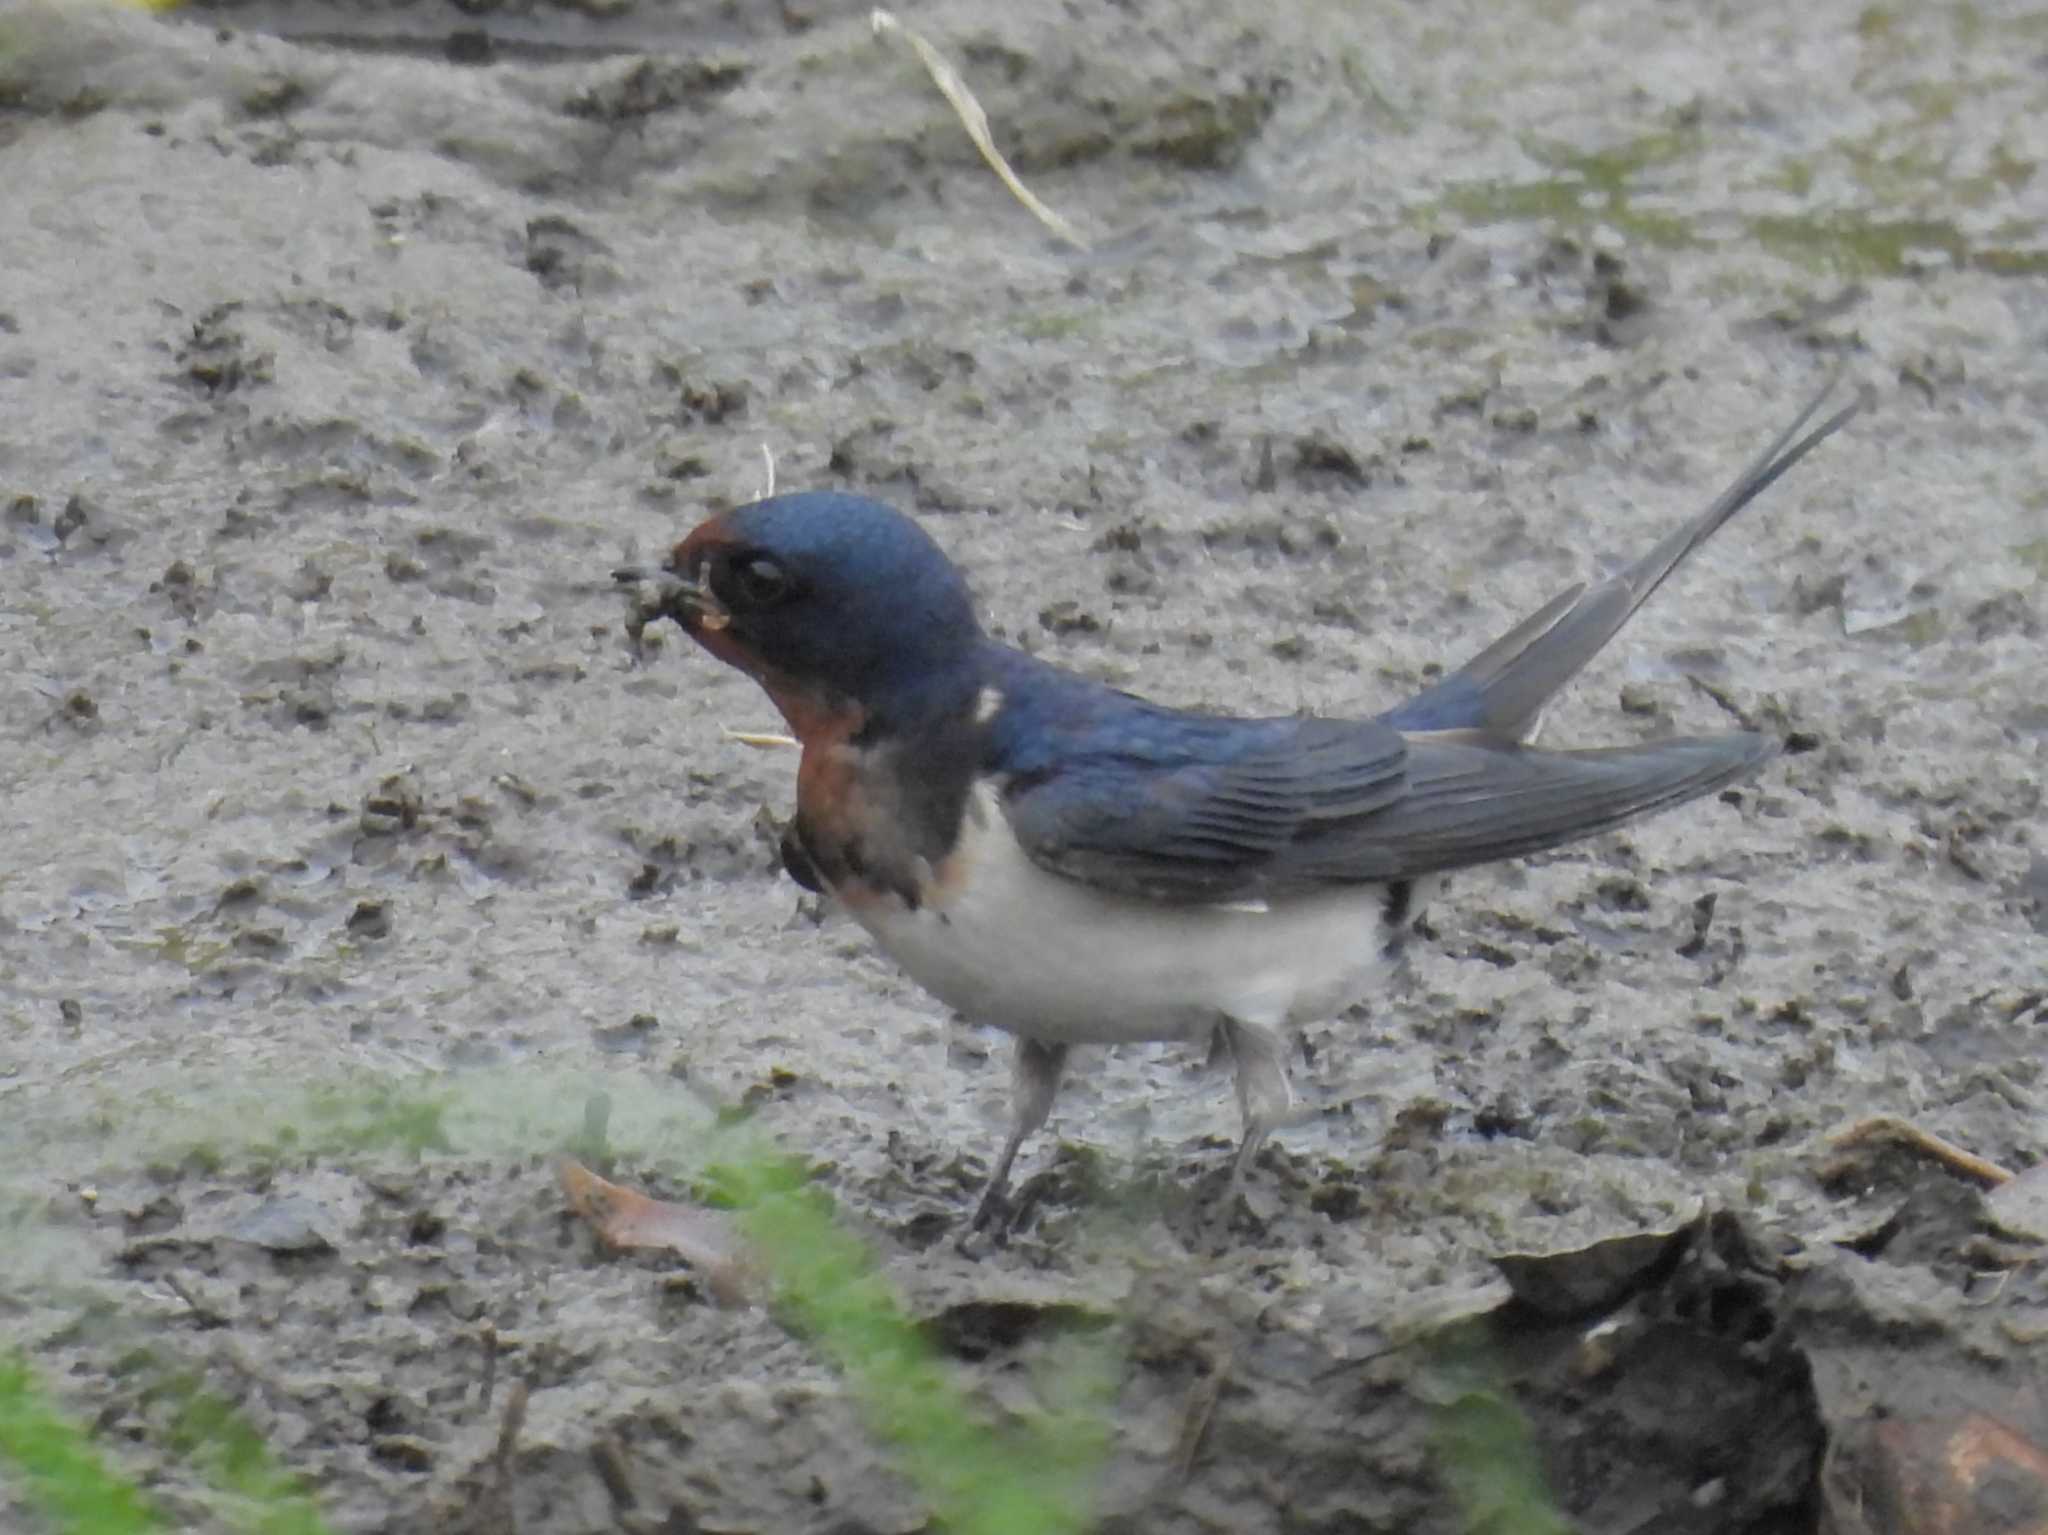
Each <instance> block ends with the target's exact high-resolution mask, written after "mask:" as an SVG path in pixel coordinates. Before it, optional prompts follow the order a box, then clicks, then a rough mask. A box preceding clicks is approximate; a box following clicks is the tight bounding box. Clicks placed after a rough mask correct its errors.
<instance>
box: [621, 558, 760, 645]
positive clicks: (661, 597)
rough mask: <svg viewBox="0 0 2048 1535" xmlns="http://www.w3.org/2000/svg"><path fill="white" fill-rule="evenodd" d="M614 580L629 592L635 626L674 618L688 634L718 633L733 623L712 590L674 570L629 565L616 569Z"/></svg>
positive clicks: (730, 616) (643, 625)
mask: <svg viewBox="0 0 2048 1535" xmlns="http://www.w3.org/2000/svg"><path fill="white" fill-rule="evenodd" d="M612 580H613V581H615V582H617V583H618V584H619V585H620V586H622V587H626V588H628V589H630V591H631V594H632V598H633V621H634V623H635V625H636V626H639V627H645V626H646V625H648V624H651V623H653V622H654V621H655V620H657V619H661V618H672V619H674V620H675V621H676V623H677V625H679V626H680V627H681V628H682V629H683V630H684V631H685V632H686V633H695V632H696V631H697V630H699V629H708V630H711V631H713V632H714V633H715V632H716V631H718V630H720V629H723V628H724V627H725V626H726V625H727V624H728V623H730V622H731V621H732V615H731V614H729V613H727V612H726V610H725V609H724V607H722V606H721V605H720V604H719V601H718V599H717V598H716V597H713V596H712V595H711V593H710V592H709V591H707V590H706V589H705V588H704V587H702V586H700V585H698V584H697V583H696V582H694V581H689V580H685V579H684V578H683V577H681V576H679V575H677V574H676V573H675V572H674V571H672V570H665V569H660V568H656V567H649V566H644V565H627V566H622V567H621V568H620V569H618V570H614V571H613V572H612Z"/></svg>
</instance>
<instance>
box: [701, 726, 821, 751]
mask: <svg viewBox="0 0 2048 1535" xmlns="http://www.w3.org/2000/svg"><path fill="white" fill-rule="evenodd" d="M718 733H719V734H720V735H722V736H724V737H725V738H726V740H728V741H737V742H739V743H740V745H742V746H751V747H753V748H754V749H755V750H756V751H795V750H796V749H797V748H798V747H799V746H801V745H803V742H801V741H799V740H798V739H797V738H796V737H795V736H786V735H783V734H781V733H780V732H778V731H774V730H734V729H733V728H732V727H731V726H730V725H720V726H719V727H718Z"/></svg>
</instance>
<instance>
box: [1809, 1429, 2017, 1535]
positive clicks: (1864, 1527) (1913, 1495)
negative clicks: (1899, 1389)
mask: <svg viewBox="0 0 2048 1535" xmlns="http://www.w3.org/2000/svg"><path fill="white" fill-rule="evenodd" d="M1829 1461H1830V1465H1829V1467H1828V1470H1827V1473H1826V1475H1825V1477H1824V1486H1825V1489H1826V1493H1827V1498H1828V1511H1829V1513H1830V1514H1831V1515H1833V1516H1834V1519H1835V1521H1836V1528H1838V1529H1840V1530H1841V1531H1843V1532H1844V1535H2048V1451H2043V1449H2042V1448H2041V1447H2040V1446H2039V1445H2036V1444H2034V1443H2032V1442H2031V1441H2029V1440H2028V1439H2026V1438H2025V1437H2024V1436H2022V1435H2021V1434H2019V1433H2017V1432H2016V1431H2015V1430H2014V1429H2013V1428H2012V1427H2011V1426H2010V1425H2009V1424H2006V1423H2003V1422H2001V1421H1999V1420H1998V1419H1996V1418H1993V1417H1990V1416H1987V1415H1986V1414H1984V1413H1980V1412H1972V1413H1966V1414H1965V1415H1964V1416H1962V1417H1961V1418H1950V1419H1945V1420H1939V1419H1911V1418H1892V1419H1888V1420H1885V1421H1883V1422H1879V1423H1873V1424H1866V1425H1863V1426H1862V1427H1861V1428H1860V1429H1859V1430H1857V1431H1852V1432H1851V1433H1850V1434H1849V1435H1847V1436H1845V1438H1844V1439H1842V1440H1841V1441H1839V1442H1838V1443H1837V1445H1836V1446H1835V1448H1834V1449H1833V1450H1831V1451H1830V1453H1829Z"/></svg>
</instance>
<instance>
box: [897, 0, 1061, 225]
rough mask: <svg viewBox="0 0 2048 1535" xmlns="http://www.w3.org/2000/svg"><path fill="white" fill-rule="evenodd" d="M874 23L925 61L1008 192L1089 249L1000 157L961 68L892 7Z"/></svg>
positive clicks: (1041, 219)
mask: <svg viewBox="0 0 2048 1535" xmlns="http://www.w3.org/2000/svg"><path fill="white" fill-rule="evenodd" d="M869 19H870V20H871V21H872V22H873V23H874V28H875V35H876V36H877V37H880V36H882V35H883V34H884V33H889V32H893V33H895V34H896V35H897V36H899V37H901V38H902V39H903V40H904V41H905V42H906V43H908V44H910V50H911V52H913V53H915V54H916V55H917V59H918V62H919V63H920V64H922V65H924V72H925V73H926V74H928V75H930V76H931V77H932V84H934V85H936V86H937V87H938V88H939V94H940V95H942V96H944V97H945V98H946V100H947V101H949V102H950V103H952V107H953V112H954V114H955V115H956V116H957V117H958V118H959V119H960V126H961V127H963V128H965V129H966V130H967V136H968V137H969V138H970V139H972V140H974V147H975V148H976V149H978V150H980V151H981V157H982V159H984V160H986V161H988V166H989V169H990V170H992V171H994V172H995V173H996V175H998V176H999V177H1001V178H1002V182H1003V185H1004V186H1006V187H1008V188H1009V189H1010V195H1011V196H1012V197H1014V198H1016V199H1017V201H1018V202H1020V203H1022V204H1023V205H1024V206H1025V207H1026V208H1028V209H1030V210H1031V216H1032V217H1033V218H1035V219H1037V220H1038V222H1039V223H1041V224H1043V225H1044V226H1045V227H1046V228H1047V229H1050V230H1051V231H1052V232H1053V233H1054V234H1056V235H1058V236H1059V237H1060V238H1061V239H1062V240H1064V241H1066V242H1067V244H1069V245H1071V246H1073V247H1074V249H1075V250H1086V249H1088V242H1087V241H1086V240H1084V239H1082V238H1081V234H1080V231H1079V230H1077V229H1075V228H1074V226H1073V225H1072V224H1069V223H1068V222H1067V221H1066V220H1065V219H1063V218H1061V217H1060V216H1059V215H1058V214H1057V213H1055V212H1053V210H1052V209H1050V208H1048V207H1047V206H1046V205H1045V204H1044V203H1043V202H1041V201H1039V198H1038V194H1037V193H1035V192H1033V191H1032V190H1031V188H1029V187H1027V186H1026V185H1024V183H1023V182H1022V181H1020V180H1019V179H1018V178H1017V173H1016V172H1015V171H1013V170H1011V169H1010V162H1009V161H1007V160H1005V159H1004V158H1003V154H1002V151H1001V150H999V149H997V148H996V142H995V140H994V139H993V138H991V137H990V136H989V131H988V114H987V113H986V112H984V111H982V109H981V103H980V102H978V101H976V100H975V99H974V93H973V92H972V91H970V90H969V89H968V88H967V82H966V81H964V80H962V79H961V78H960V72H959V71H958V70H957V69H955V68H954V67H953V66H952V65H951V64H950V63H948V62H947V59H946V56H945V55H944V54H942V53H940V52H939V50H938V49H936V48H934V47H933V46H932V45H931V44H930V43H929V42H927V41H925V39H924V38H923V37H922V36H921V35H919V34H918V33H916V32H913V31H911V30H910V28H908V27H906V26H905V25H903V23H902V22H900V21H898V20H897V19H896V14H895V12H893V11H885V10H881V9H877V10H875V11H873V12H872V13H871V14H870V18H869Z"/></svg>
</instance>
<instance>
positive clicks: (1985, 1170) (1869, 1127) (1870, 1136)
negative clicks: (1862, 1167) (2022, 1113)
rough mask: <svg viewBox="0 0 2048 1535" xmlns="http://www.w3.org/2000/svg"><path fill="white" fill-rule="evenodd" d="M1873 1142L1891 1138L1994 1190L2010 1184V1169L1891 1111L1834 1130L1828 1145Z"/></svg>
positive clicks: (1840, 1146) (1841, 1148)
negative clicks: (1844, 1128) (2001, 1185)
mask: <svg viewBox="0 0 2048 1535" xmlns="http://www.w3.org/2000/svg"><path fill="white" fill-rule="evenodd" d="M1872 1141H1890V1142H1892V1143H1893V1144H1895V1145H1900V1146H1904V1147H1906V1148H1907V1149H1908V1150H1911V1151H1917V1152H1919V1153H1920V1154H1921V1155H1922V1156H1924V1157H1928V1158H1931V1159H1932V1160H1934V1161H1936V1162H1939V1163H1940V1164H1941V1165H1942V1166H1943V1167H1946V1168H1947V1169H1948V1170H1949V1171H1950V1172H1952V1173H1955V1174H1957V1175H1958V1176H1959V1177H1964V1178H1973V1179H1975V1180H1976V1181H1977V1182H1979V1183H1981V1184H1983V1185H1985V1186H1986V1187H1987V1188H1994V1189H1995V1188H1997V1187H1998V1186H1999V1185H2000V1184H2002V1183H2010V1182H2012V1180H2013V1177H2014V1174H2013V1173H2012V1172H2010V1171H2009V1170H2008V1169H2006V1168H2003V1167H2000V1166H1999V1165H1998V1164H1997V1163H1996V1162H1991V1161H1987V1160H1985V1159H1984V1158H1983V1157H1980V1156H1978V1155H1977V1154H1976V1153H1975V1152H1974V1151H1965V1150H1963V1148H1962V1147H1960V1146H1958V1145H1957V1144H1956V1143H1955V1142H1954V1141H1949V1140H1943V1139H1942V1138H1941V1137H1940V1136H1938V1135H1936V1134H1935V1133H1934V1132H1933V1131H1932V1130H1923V1129H1921V1128H1920V1127H1919V1126H1918V1125H1916V1124H1914V1123H1913V1121H1911V1120H1910V1119H1900V1118H1899V1117H1898V1116H1896V1115H1893V1114H1879V1115H1877V1116H1876V1117H1874V1118H1871V1119H1859V1120H1857V1121H1856V1123H1855V1124H1853V1125H1850V1126H1849V1127H1848V1128H1847V1129H1846V1130H1837V1131H1836V1132H1835V1133H1834V1134H1833V1135H1831V1136H1829V1137H1828V1144H1829V1145H1830V1146H1831V1147H1833V1148H1834V1149H1836V1150H1837V1151H1846V1150H1849V1149H1851V1148H1853V1147H1857V1146H1866V1145H1868V1144H1870V1143H1871V1142H1872Z"/></svg>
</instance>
